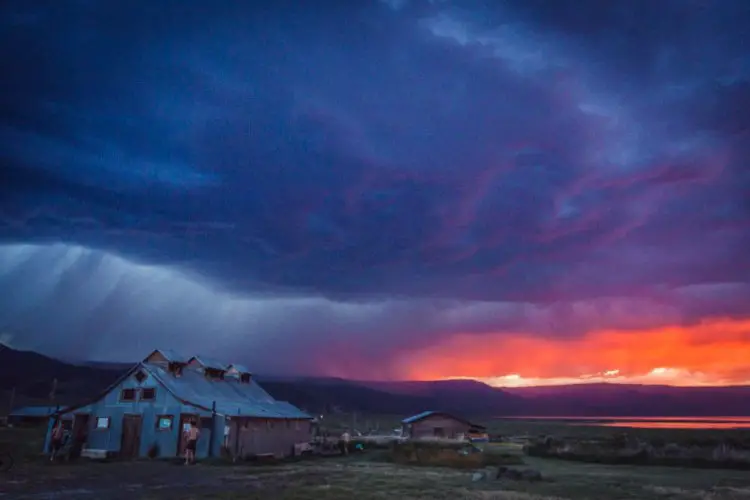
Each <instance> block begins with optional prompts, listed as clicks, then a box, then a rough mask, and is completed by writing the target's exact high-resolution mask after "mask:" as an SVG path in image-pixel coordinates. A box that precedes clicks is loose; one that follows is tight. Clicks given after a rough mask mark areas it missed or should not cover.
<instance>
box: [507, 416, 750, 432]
mask: <svg viewBox="0 0 750 500" xmlns="http://www.w3.org/2000/svg"><path fill="white" fill-rule="evenodd" d="M502 419H504V420H525V421H534V420H535V421H538V422H558V423H564V424H568V425H591V426H597V427H631V428H639V429H750V417H505V418H502Z"/></svg>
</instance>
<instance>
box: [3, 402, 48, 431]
mask: <svg viewBox="0 0 750 500" xmlns="http://www.w3.org/2000/svg"><path fill="white" fill-rule="evenodd" d="M58 409H59V407H58V406H24V407H22V408H16V409H14V410H13V411H11V412H10V413H9V414H8V424H10V425H28V426H33V425H44V424H46V423H47V421H49V417H50V415H52V414H53V413H55V412H56V411H57V410H58Z"/></svg>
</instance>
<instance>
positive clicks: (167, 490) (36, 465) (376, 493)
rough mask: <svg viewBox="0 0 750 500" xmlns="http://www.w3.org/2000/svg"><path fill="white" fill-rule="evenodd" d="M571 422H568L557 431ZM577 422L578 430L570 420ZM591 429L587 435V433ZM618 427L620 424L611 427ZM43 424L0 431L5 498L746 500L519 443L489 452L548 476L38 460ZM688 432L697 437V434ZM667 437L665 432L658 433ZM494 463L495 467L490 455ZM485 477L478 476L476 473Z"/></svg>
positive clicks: (719, 480) (718, 478)
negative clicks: (8, 453) (10, 462)
mask: <svg viewBox="0 0 750 500" xmlns="http://www.w3.org/2000/svg"><path fill="white" fill-rule="evenodd" d="M499 427H501V428H502V429H504V432H507V435H511V434H512V435H532V436H533V435H538V434H545V435H548V434H553V431H556V432H557V434H558V435H568V434H571V433H572V434H573V435H575V436H578V437H579V438H580V439H587V438H589V437H591V436H594V437H598V436H600V433H602V432H605V433H606V432H612V431H613V430H612V429H599V428H591V427H585V428H583V429H573V428H567V427H566V426H561V424H554V423H544V424H543V425H537V424H535V423H528V422H508V423H506V422H502V423H501V425H500V426H499ZM561 427H565V428H561ZM574 427H575V426H574ZM586 429H588V431H589V432H586ZM648 431H649V432H647V433H646V434H647V435H648V436H651V437H652V438H653V439H662V440H669V441H673V440H679V439H684V440H690V439H696V436H697V439H703V440H706V439H713V440H716V439H724V438H726V437H729V436H730V435H731V436H733V438H735V437H736V438H742V437H743V436H742V435H739V436H735V434H734V433H732V432H729V434H722V433H723V432H726V431H719V432H717V431H706V432H705V433H704V431H689V430H687V431H686V430H680V431H679V432H678V435H675V434H673V433H672V432H665V431H664V430H658V431H656V433H655V434H654V433H652V432H650V431H651V430H648ZM614 432H620V433H621V432H622V429H614ZM40 434H41V433H40V432H39V431H38V430H21V429H0V446H4V447H6V448H7V447H11V448H12V449H13V451H14V453H16V454H17V456H18V458H19V463H18V464H17V466H16V467H15V468H14V469H13V470H12V471H11V472H10V473H7V474H5V476H6V477H3V478H0V499H1V498H3V494H5V495H6V496H5V498H17V499H24V498H25V499H29V500H30V499H37V500H38V499H42V498H55V499H61V498H71V499H72V498H75V499H79V498H81V499H86V498H92V499H94V498H108V499H113V500H117V499H121V498H122V499H125V498H128V499H131V498H142V499H152V500H160V499H172V498H175V499H176V498H180V499H191V498H192V499H196V500H198V499H269V500H271V499H273V500H276V499H278V500H284V499H289V500H307V499H309V500H313V499H315V500H329V499H330V500H334V499H335V500H338V499H341V500H343V499H352V498H356V499H357V500H370V499H391V500H410V499H435V500H441V499H445V500H448V499H450V500H454V499H467V500H470V499H476V500H492V499H497V500H553V499H570V500H578V499H581V500H585V499H591V500H609V499H639V500H650V499H665V500H666V499H670V500H671V499H693V500H701V499H705V500H709V499H711V500H723V499H727V500H730V499H748V500H750V472H748V471H732V470H717V469H715V470H709V469H682V468H677V467H668V468H667V467H644V466H628V465H604V464H589V463H579V462H570V461H563V460H555V459H547V458H537V457H528V456H524V455H523V453H522V447H521V445H519V444H515V443H510V442H503V443H493V444H491V445H488V446H487V454H490V455H496V456H501V457H504V458H503V460H501V461H499V463H506V462H508V460H507V457H508V456H515V457H517V460H513V461H510V462H512V464H513V465H511V467H513V468H519V469H524V468H531V469H534V470H536V471H538V472H540V473H541V475H542V478H543V480H542V481H533V482H531V481H523V480H511V479H500V480H497V479H495V478H494V476H495V473H496V471H497V466H495V465H492V466H490V465H487V464H486V463H481V464H478V465H477V466H476V467H472V468H468V469H465V468H452V467H433V466H429V465H421V466H416V465H410V464H402V463H394V462H393V460H392V455H391V454H390V453H389V451H388V450H382V449H380V450H371V451H365V452H364V453H358V454H354V455H351V456H349V457H333V458H325V459H323V458H314V459H310V460H305V461H301V462H294V463H283V464H278V465H266V466H260V465H249V464H241V465H236V464H235V465H230V464H222V463H218V462H215V463H214V462H212V463H203V464H199V465H197V466H193V467H185V466H182V465H177V464H174V463H169V462H164V461H148V460H144V461H136V462H116V461H115V462H109V463H91V462H85V461H79V462H77V463H73V464H57V465H51V464H49V463H48V462H45V461H44V460H40V458H39V456H38V454H39V449H40V448H41V442H40V438H41V436H40ZM691 435H692V437H691ZM659 436H661V437H659ZM488 462H489V463H496V462H495V461H493V460H489V461H488ZM478 471H479V472H481V474H477V472H478Z"/></svg>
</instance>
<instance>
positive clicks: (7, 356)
mask: <svg viewBox="0 0 750 500" xmlns="http://www.w3.org/2000/svg"><path fill="white" fill-rule="evenodd" d="M122 372H123V370H113V369H96V368H90V367H85V366H75V365H71V364H68V363H65V362H63V361H59V360H56V359H52V358H48V357H47V356H43V355H41V354H38V353H35V352H31V351H16V350H14V349H11V348H9V347H6V346H4V345H0V391H2V393H3V400H2V401H0V412H2V411H5V410H7V406H8V405H9V404H10V399H11V392H12V391H13V389H15V395H14V398H13V399H14V401H13V405H14V406H20V405H26V404H45V405H52V404H60V405H67V404H74V403H76V402H78V401H80V400H81V399H82V398H86V397H88V396H91V395H92V394H98V393H99V392H101V391H103V390H104V389H106V388H107V387H109V385H111V384H112V383H113V382H114V381H115V380H117V378H118V377H119V376H120V374H122ZM55 379H56V380H57V385H56V388H55V394H54V400H53V399H51V392H52V388H53V385H54V381H55Z"/></svg>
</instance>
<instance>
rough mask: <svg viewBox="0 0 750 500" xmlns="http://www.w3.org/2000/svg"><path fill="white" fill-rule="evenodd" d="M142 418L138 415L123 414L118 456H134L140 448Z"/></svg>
mask: <svg viewBox="0 0 750 500" xmlns="http://www.w3.org/2000/svg"><path fill="white" fill-rule="evenodd" d="M142 424H143V418H142V417H141V416H140V415H123V417H122V442H121V443H120V456H121V457H123V458H135V457H137V456H138V451H139V450H140V448H141V426H142Z"/></svg>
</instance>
